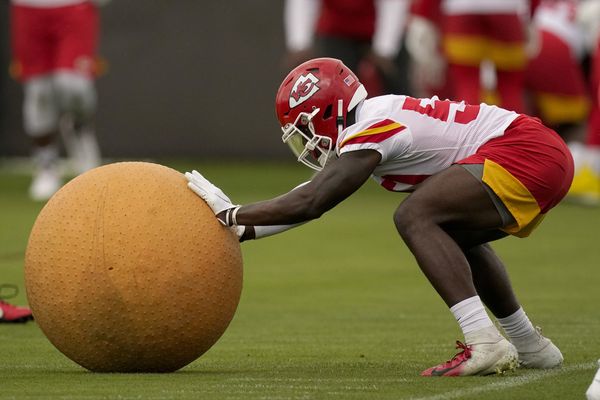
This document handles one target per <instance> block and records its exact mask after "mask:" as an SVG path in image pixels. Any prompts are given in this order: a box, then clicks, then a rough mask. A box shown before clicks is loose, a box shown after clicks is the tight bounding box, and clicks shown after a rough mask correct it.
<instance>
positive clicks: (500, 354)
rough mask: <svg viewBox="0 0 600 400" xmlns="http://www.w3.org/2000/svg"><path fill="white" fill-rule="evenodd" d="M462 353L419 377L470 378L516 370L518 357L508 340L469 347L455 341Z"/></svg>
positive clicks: (502, 339) (427, 370)
mask: <svg viewBox="0 0 600 400" xmlns="http://www.w3.org/2000/svg"><path fill="white" fill-rule="evenodd" d="M456 348H457V349H461V350H462V351H461V352H460V353H458V354H457V355H455V356H454V357H453V358H452V359H451V360H449V361H446V362H445V363H443V364H440V365H436V366H435V367H431V368H429V369H426V370H425V371H423V372H422V373H421V376H470V375H491V374H502V373H504V372H506V371H511V370H514V369H515V368H517V366H518V360H519V355H518V353H517V349H516V348H515V346H513V345H512V344H511V343H510V342H509V341H508V340H506V339H504V338H501V339H500V340H499V341H498V342H495V343H474V344H470V345H466V344H463V343H462V342H459V341H456Z"/></svg>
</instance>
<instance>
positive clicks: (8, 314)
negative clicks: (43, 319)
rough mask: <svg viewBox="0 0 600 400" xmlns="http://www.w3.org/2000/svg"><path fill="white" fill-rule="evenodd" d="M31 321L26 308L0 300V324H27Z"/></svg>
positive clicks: (29, 312)
mask: <svg viewBox="0 0 600 400" xmlns="http://www.w3.org/2000/svg"><path fill="white" fill-rule="evenodd" d="M32 319H33V315H32V314H31V310H30V309H29V308H28V307H20V306H14V305H12V304H9V303H7V302H5V301H2V300H0V323H6V322H8V323H18V322H27V321H30V320H32Z"/></svg>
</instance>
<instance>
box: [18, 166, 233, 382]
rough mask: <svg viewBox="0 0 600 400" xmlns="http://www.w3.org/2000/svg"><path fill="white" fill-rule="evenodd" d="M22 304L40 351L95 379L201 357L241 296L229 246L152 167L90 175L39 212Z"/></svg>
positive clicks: (182, 189)
mask: <svg viewBox="0 0 600 400" xmlns="http://www.w3.org/2000/svg"><path fill="white" fill-rule="evenodd" d="M25 284H26V289H27V297H28V300H29V304H30V306H31V309H32V310H33V314H34V317H35V320H36V321H37V323H38V325H39V326H40V328H41V330H42V331H43V332H44V334H45V335H46V336H47V337H48V339H49V340H50V342H52V344H53V345H54V346H56V348H57V349H58V350H60V351H61V352H62V353H64V354H65V355H66V356H67V357H69V358H70V359H71V360H73V361H75V362H76V363H77V364H79V365H81V366H83V367H85V368H87V369H89V370H91V371H97V372H171V371H175V370H177V369H179V368H182V367H184V366H185V365H187V364H189V363H190V362H192V361H194V360H196V359H197V358H198V357H199V356H200V355H202V354H203V353H204V352H206V351H207V350H208V349H209V348H210V347H211V346H212V345H213V344H214V343H215V342H216V341H217V340H218V339H219V337H220V336H221V335H222V334H223V332H224V331H225V329H226V328H227V326H228V325H229V322H230V321H231V319H232V318H233V315H234V313H235V310H236V308H237V305H238V302H239V298H240V294H241V290H242V256H241V250H240V245H239V242H238V240H237V237H236V236H235V235H234V234H233V233H232V232H231V231H230V230H229V229H227V228H225V227H223V226H221V224H220V223H219V222H218V221H217V219H216V218H215V216H214V214H213V212H212V211H211V209H210V208H209V207H208V205H207V204H206V203H205V202H204V201H203V200H202V199H200V198H199V197H198V196H196V195H195V194H194V193H193V192H192V191H191V190H189V189H188V188H187V181H186V179H185V177H184V176H183V175H182V174H181V173H179V172H177V171H175V170H173V169H170V168H167V167H165V166H162V165H157V164H151V163H144V162H125V163H115V164H110V165H106V166H103V167H100V168H96V169H93V170H91V171H88V172H86V173H85V174H83V175H80V176H78V177H77V178H75V179H73V180H72V181H71V182H69V183H68V184H67V185H65V186H64V187H63V188H62V189H61V190H59V191H58V192H57V193H56V194H55V195H54V196H53V197H52V198H51V199H50V201H49V202H48V203H47V204H46V206H45V207H44V208H43V209H42V211H41V212H40V214H39V216H38V218H37V220H36V221H35V224H34V226H33V229H32V231H31V235H30V237H29V243H28V245H27V252H26V256H25Z"/></svg>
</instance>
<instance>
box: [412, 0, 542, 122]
mask: <svg viewBox="0 0 600 400" xmlns="http://www.w3.org/2000/svg"><path fill="white" fill-rule="evenodd" d="M536 4H537V1H536V0H479V1H471V0H415V6H414V9H423V8H426V9H432V8H437V9H439V14H440V16H441V20H440V26H439V29H438V32H437V33H435V31H431V30H430V31H431V32H432V33H435V34H436V35H438V36H440V38H441V41H442V48H443V52H444V55H445V58H446V60H447V63H448V78H449V79H450V80H451V81H452V89H453V92H454V98H456V99H460V100H464V101H466V102H470V103H473V104H475V103H479V102H480V101H482V100H483V99H484V97H486V96H487V95H488V93H487V92H488V91H490V90H491V89H492V87H493V86H495V91H496V92H497V93H496V94H495V96H497V98H495V99H494V101H495V102H496V103H497V104H498V105H500V106H502V107H504V108H507V109H509V110H513V111H517V112H523V111H524V109H525V104H524V98H523V81H524V72H525V67H526V65H527V57H526V52H525V44H526V30H525V20H524V18H525V16H526V15H527V14H528V12H529V10H530V9H532V8H533V7H535V5H536ZM429 13H431V11H429ZM488 75H489V76H491V77H489V76H488ZM488 81H491V82H493V83H488Z"/></svg>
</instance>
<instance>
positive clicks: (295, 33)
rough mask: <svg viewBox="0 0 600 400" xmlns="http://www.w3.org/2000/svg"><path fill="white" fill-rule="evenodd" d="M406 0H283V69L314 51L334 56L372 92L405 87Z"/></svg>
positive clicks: (301, 60)
mask: <svg viewBox="0 0 600 400" xmlns="http://www.w3.org/2000/svg"><path fill="white" fill-rule="evenodd" d="M409 5H410V0H286V1H285V7H284V24H285V33H286V35H285V37H286V47H287V50H288V51H287V55H286V61H285V64H286V72H287V71H289V69H291V68H293V67H295V66H297V65H298V64H300V63H301V62H304V61H306V60H307V59H309V58H313V57H314V56H320V57H323V56H326V57H333V58H339V59H341V60H343V61H344V63H345V64H346V65H348V66H349V67H350V68H351V69H352V70H354V71H357V73H358V74H359V76H361V78H362V79H363V81H365V78H368V84H367V82H365V85H366V86H367V87H370V90H371V91H372V92H375V91H377V92H379V93H380V94H381V93H398V92H401V91H406V90H407V88H408V81H407V71H406V65H407V63H406V62H405V59H406V54H405V52H404V51H403V49H402V38H403V33H404V28H405V23H406V18H407V16H408V8H409Z"/></svg>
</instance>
